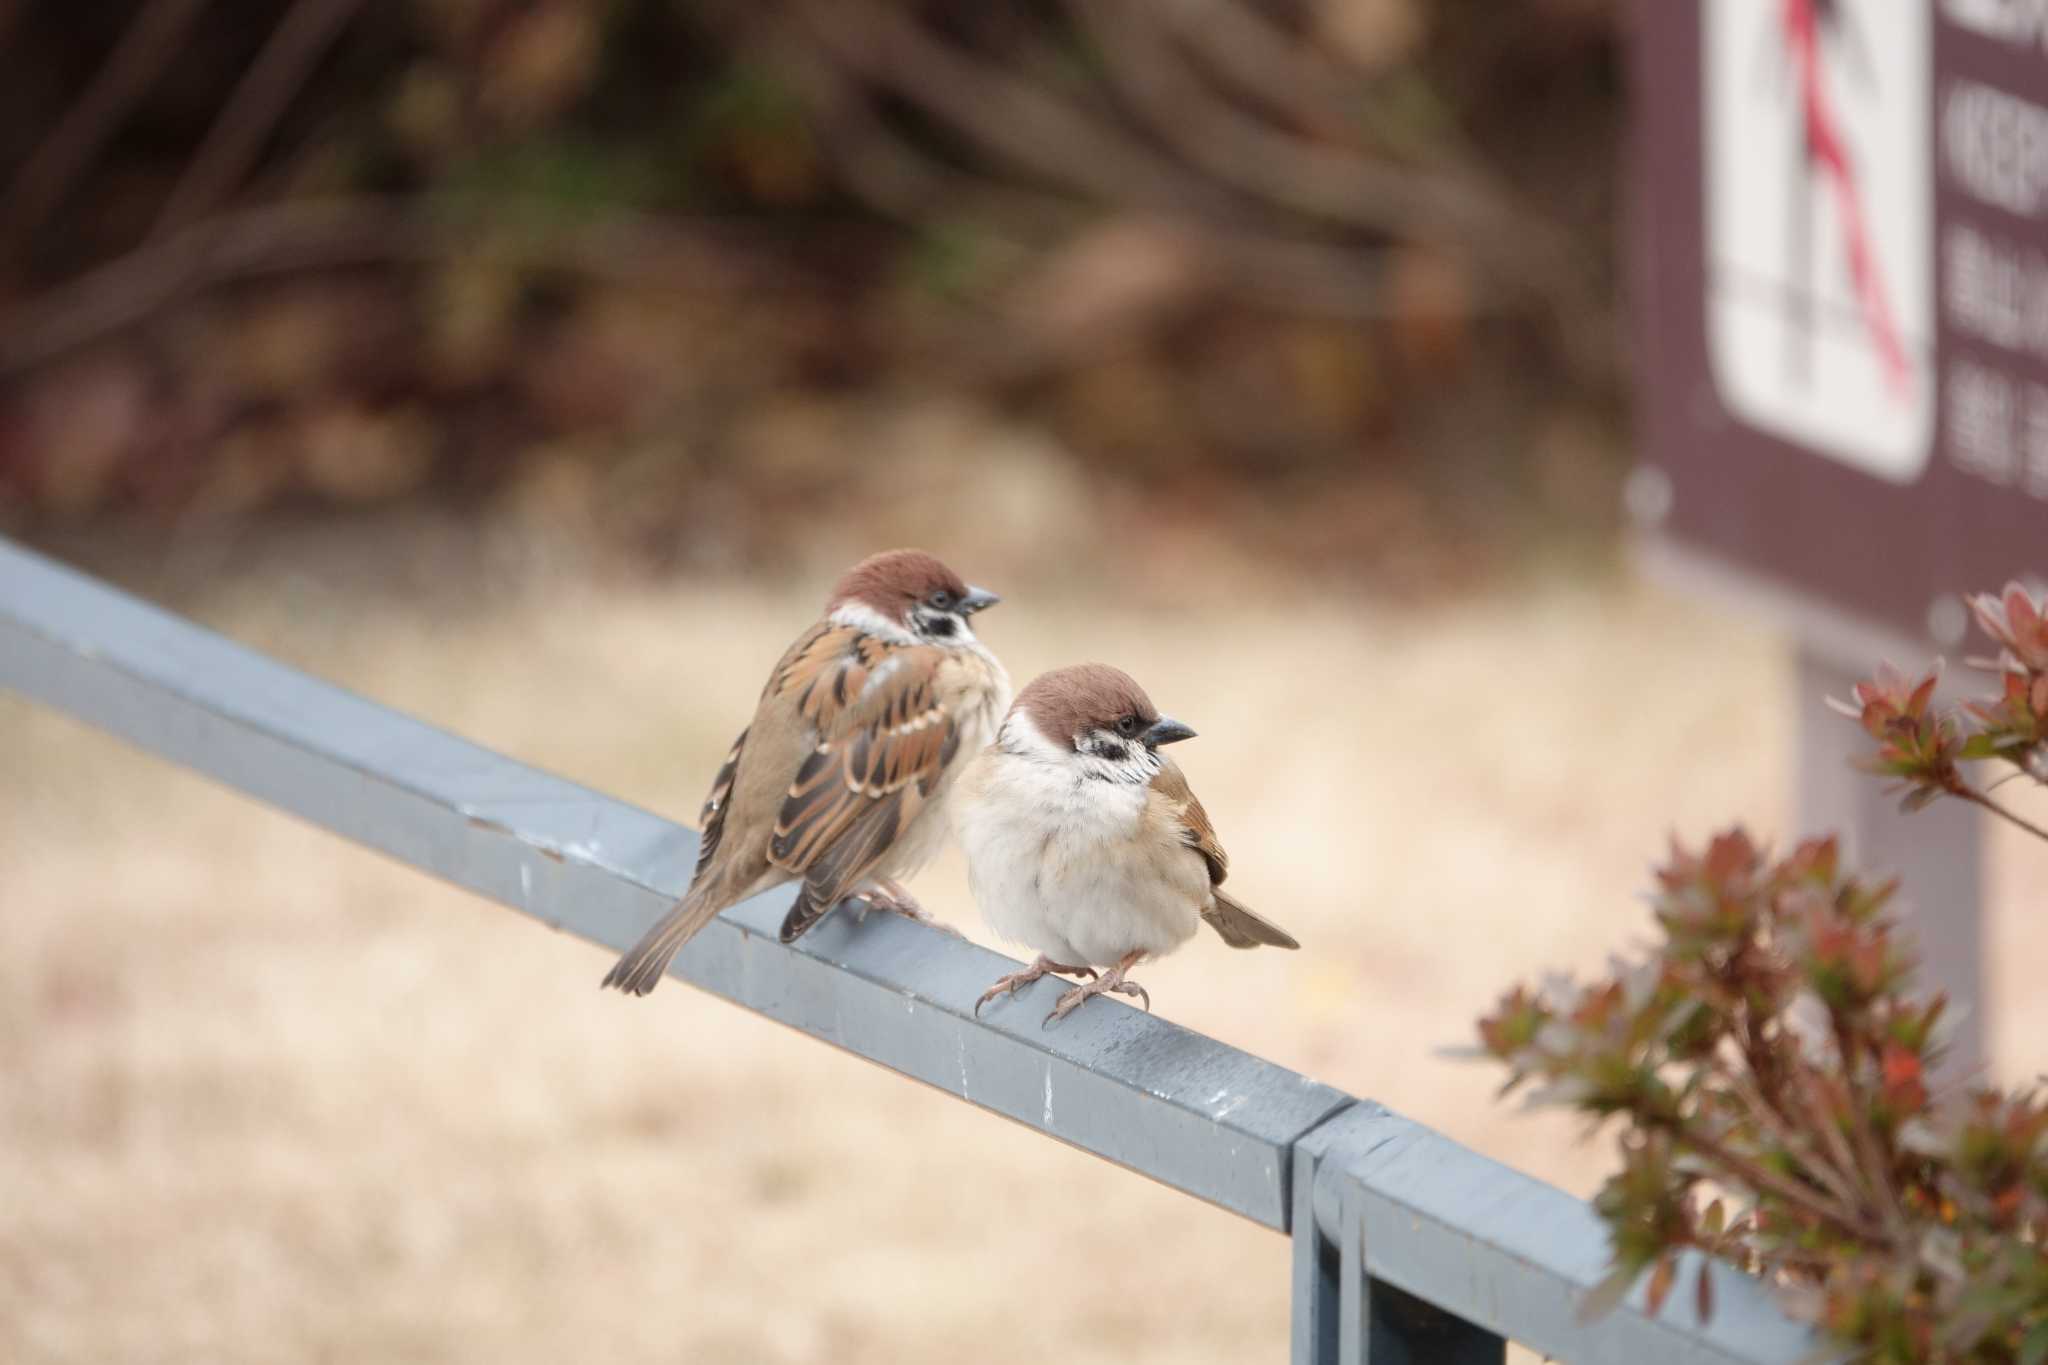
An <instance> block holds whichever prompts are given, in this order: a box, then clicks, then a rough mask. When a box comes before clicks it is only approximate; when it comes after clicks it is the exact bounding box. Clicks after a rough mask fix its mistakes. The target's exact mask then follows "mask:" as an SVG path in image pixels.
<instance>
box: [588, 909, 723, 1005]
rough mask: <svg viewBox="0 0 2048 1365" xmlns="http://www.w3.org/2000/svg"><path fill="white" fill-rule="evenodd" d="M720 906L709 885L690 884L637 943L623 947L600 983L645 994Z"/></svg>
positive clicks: (658, 982) (626, 991)
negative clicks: (620, 955) (681, 896)
mask: <svg viewBox="0 0 2048 1365" xmlns="http://www.w3.org/2000/svg"><path fill="white" fill-rule="evenodd" d="M722 909H724V905H723V904H722V903H721V901H720V898H719V897H717V896H715V895H713V894H711V888H709V887H706V886H693V887H691V888H690V891H689V894H688V895H686V896H684V897H683V898H682V899H681V900H679V901H677V902H676V904H675V907H674V908H673V909H671V910H670V911H669V912H668V913H667V914H666V915H663V916H662V917H661V918H660V920H658V921H656V923H655V925H654V927H653V928H652V929H649V930H648V931H647V932H646V933H645V934H644V935H642V936H641V939H640V941H639V942H638V943H636V944H634V945H633V946H632V947H631V948H629V949H627V950H626V954H625V956H623V957H621V958H620V959H619V960H618V962H617V963H616V964H614V965H613V967H612V969H611V971H610V972H608V973H606V975H605V978H604V984H605V985H607V986H616V987H618V988H619V989H620V990H622V991H624V992H625V993H626V994H628V995H645V994H647V992H649V991H651V990H653V989H654V988H655V987H656V986H658V985H660V984H661V978H662V977H663V976H664V975H666V974H667V972H668V964H669V963H670V962H671V961H672V960H674V958H675V955H676V954H677V953H678V952H681V951H682V947H683V945H684V944H685V943H688V942H689V941H690V940H691V939H692V938H694V937H696V934H697V931H698V930H699V929H702V928H703V927H704V926H705V925H707V924H709V923H710V922H711V917H712V916H713V915H716V914H717V913H718V912H719V911H720V910H722Z"/></svg>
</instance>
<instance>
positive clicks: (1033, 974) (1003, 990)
mask: <svg viewBox="0 0 2048 1365" xmlns="http://www.w3.org/2000/svg"><path fill="white" fill-rule="evenodd" d="M1044 975H1045V969H1044V968H1042V967H1026V968H1025V969H1024V970H1023V971H1021V972H1011V973H1010V974H1009V975H1008V976H999V977H997V978H996V984H995V985H993V986H990V987H989V988H988V989H987V990H985V991H983V992H982V993H981V999H979V1000H977V1001H975V1002H974V1017H975V1018H977V1019H979V1018H981V1007H982V1006H983V1005H986V1004H987V1003H988V1002H989V1001H991V1000H993V999H995V998H996V997H997V996H999V995H1004V996H1008V995H1015V994H1016V993H1017V992H1018V991H1021V990H1023V989H1024V988H1025V987H1026V986H1028V985H1030V984H1031V983H1032V982H1034V981H1036V980H1038V978H1040V977H1042V976H1044Z"/></svg>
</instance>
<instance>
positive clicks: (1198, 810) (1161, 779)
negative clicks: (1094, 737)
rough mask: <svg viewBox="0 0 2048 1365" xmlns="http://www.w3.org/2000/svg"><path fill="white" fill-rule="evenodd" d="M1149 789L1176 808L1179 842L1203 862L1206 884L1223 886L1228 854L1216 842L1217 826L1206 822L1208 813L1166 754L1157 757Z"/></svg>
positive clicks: (1228, 860) (1184, 775) (1228, 861)
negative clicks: (1197, 855)
mask: <svg viewBox="0 0 2048 1365" xmlns="http://www.w3.org/2000/svg"><path fill="white" fill-rule="evenodd" d="M1152 790H1154V791H1156V792H1158V793H1159V794H1160V795H1161V796H1164V797H1165V798H1167V799H1168V800H1169V801H1171V802H1173V803H1174V805H1175V806H1176V807H1178V808H1179V810H1180V837H1181V840H1182V842H1184V843H1186V844H1187V846H1188V847H1189V848H1192V849H1193V850H1195V852H1197V853H1199V854H1201V855H1202V861H1203V862H1205V863H1207V864H1208V865H1209V884H1210V885H1211V886H1220V885H1222V883H1223V879H1224V878H1225V877H1227V876H1229V875H1230V855H1229V854H1227V853H1225V852H1224V851H1223V845H1222V844H1221V843H1219V842H1217V839H1216V827H1215V826H1214V825H1212V824H1210V823H1209V812H1208V811H1205V810H1203V809H1202V803H1201V802H1200V801H1199V800H1197V799H1196V797H1195V793H1194V790H1193V789H1192V788H1190V787H1189V786H1188V779H1187V775H1186V774H1185V773H1183V772H1181V770H1180V765H1179V764H1177V763H1175V762H1174V761H1173V760H1172V759H1170V758H1168V757H1167V756H1166V755H1165V754H1161V755H1160V756H1159V771H1158V772H1156V773H1154V774H1153V775H1152Z"/></svg>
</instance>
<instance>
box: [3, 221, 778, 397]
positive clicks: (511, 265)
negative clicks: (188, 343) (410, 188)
mask: <svg viewBox="0 0 2048 1365" xmlns="http://www.w3.org/2000/svg"><path fill="white" fill-rule="evenodd" d="M502 207H503V206H502V205H501V206H500V208H501V210H502ZM457 256H461V257H465V258H469V259H472V260H475V259H483V260H488V261H492V262H497V263H501V264H503V266H504V267H505V268H506V269H535V270H558V271H565V272H568V273H571V274H576V275H582V276H585V277H587V278H591V279H597V280H604V281H607V282H610V283H614V284H620V285H628V286H631V287H634V288H640V289H647V288H663V287H669V288H690V287H698V286H702V285H703V284H704V283H705V282H706V281H710V280H716V281H718V282H719V284H720V285H721V287H735V288H739V289H743V290H751V291H760V290H765V289H771V288H775V287H777V286H778V285H779V284H782V285H786V284H789V283H791V281H790V278H789V270H788V264H787V262H784V261H780V260H776V259H772V258H771V257H770V256H769V254H768V253H767V252H764V251H759V250H757V249H755V248H753V247H752V246H750V245H748V244H746V243H745V242H744V241H743V240H742V241H728V240H722V239H721V238H720V237H719V236H718V234H717V233H716V232H714V231H713V230H708V229H699V228H697V227H696V226H694V225H692V226H687V227H686V226H682V225H678V224H675V223H672V222H664V221H656V220H652V219H646V218H639V217H633V216H620V217H615V218H612V219H610V220H608V221H605V222H600V223H590V224H581V225H577V226H573V227H563V228H559V229H549V230H546V231H540V232H533V233H527V234H521V235H516V236H515V235H506V236H502V237H487V236H486V235H485V234H483V233H480V232H479V231H478V229H477V228H476V226H475V225H474V224H473V223H471V222H468V221H466V220H465V221H458V220H456V219H453V218H448V217H443V216H438V215H436V214H435V213H433V212H432V211H431V208H430V207H426V206H422V205H419V204H415V203H408V202H407V201H404V200H399V199H376V198H367V197H366V198H360V199H341V200H325V201H309V202H290V203H284V204H276V205H270V206H266V207H263V208H256V209H248V210H243V211H240V212H235V213H229V214H226V215H223V216H220V217H216V218H212V219H208V220H206V221H204V222H200V223H197V224H194V225H193V226H191V227H189V228H184V229H182V230H180V231H178V232H175V233H173V234H172V235H171V236H169V237H167V238H165V239H164V240H163V241H161V242H156V243H150V244H147V245H144V246H142V247H139V248H137V249H136V250H134V251H132V252H130V253H129V254H127V255H126V256H123V257H121V258H119V259H118V260H115V261H111V262H109V263H108V264H106V265H103V266H100V267H98V268H97V269H95V270H93V271H91V272H89V273H88V274H86V275H84V276H82V277H81V278H79V279H77V280H74V281H72V282H70V283H68V284H65V285H60V286H58V287H57V288H55V289H52V290H50V291H48V292H47V293H45V294H43V295H41V296H39V297H37V298H35V299H31V300H29V301H28V302H26V303H24V304H22V305H20V306H18V307H16V308H14V309H11V310H9V311H8V312H7V313H6V314H4V315H0V374H7V373H11V372H15V371H19V370H25V369H28V368H31V367H33V366H35V365H40V364H44V363H47V362H48V361H50V360H53V359H55V358H57V357H58V356H61V355H63V354H65V353H66V352H68V351H72V350H76V349H78V348H79V347H81V346H85V345H88V344H90V343H92V342H95V341H98V340H101V339H103V338H105V337H107V336H110V335H112V334H114V333H117V332H119V331H121V330H122V329H124V328H127V327H132V326H134V325H136V324H138V323H140V322H142V321H144V320H145V319H147V318H149V317H151V316H153V315H154V314H156V313H157V312H159V311H161V310H162V309H164V308H165V307H168V306H169V305H171V304H173V303H176V302H177V301H178V300H180V299H182V298H185V297H187V296H189V295H191V294H192V293H194V292H197V291H200V290H203V289H208V288H214V287H218V286H220V285H223V284H227V283H231V282H234V281H239V280H246V279H252V278H258V277H261V276H265V275H283V274H292V273H296V272H300V271H309V270H331V269H340V268H345V267H350V266H362V265H379V264H389V263H394V262H395V263H401V264H403V263H418V262H432V261H439V260H445V259H448V258H451V257H457Z"/></svg>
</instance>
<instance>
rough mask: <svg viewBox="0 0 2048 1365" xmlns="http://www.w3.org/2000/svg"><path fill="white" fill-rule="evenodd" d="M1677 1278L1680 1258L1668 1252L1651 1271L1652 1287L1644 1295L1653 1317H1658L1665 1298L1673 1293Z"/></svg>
mask: <svg viewBox="0 0 2048 1365" xmlns="http://www.w3.org/2000/svg"><path fill="white" fill-rule="evenodd" d="M1677 1278H1678V1258H1677V1257H1676V1256H1672V1255H1670V1254H1668V1253H1667V1254H1666V1255H1665V1256H1664V1257H1663V1258H1662V1259H1661V1260H1659V1261H1658V1262H1657V1268H1656V1269H1655V1270H1653V1271H1651V1272H1650V1288H1649V1291H1648V1292H1647V1293H1646V1294H1645V1295H1644V1302H1645V1304H1646V1305H1647V1306H1648V1308H1649V1310H1650V1316H1651V1317H1653V1318H1654V1317H1656V1316H1657V1314H1658V1312H1659V1310H1661V1309H1662V1308H1663V1307H1664V1300H1665V1299H1666V1298H1668V1297H1670V1295H1671V1283H1672V1281H1674V1280H1676V1279H1677Z"/></svg>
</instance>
